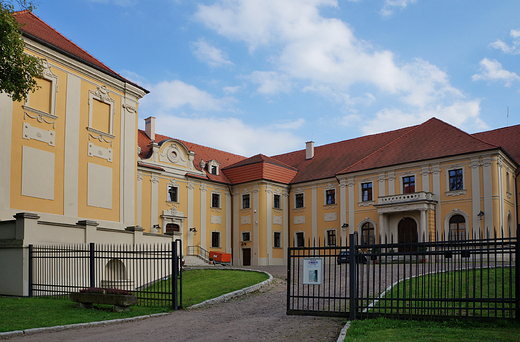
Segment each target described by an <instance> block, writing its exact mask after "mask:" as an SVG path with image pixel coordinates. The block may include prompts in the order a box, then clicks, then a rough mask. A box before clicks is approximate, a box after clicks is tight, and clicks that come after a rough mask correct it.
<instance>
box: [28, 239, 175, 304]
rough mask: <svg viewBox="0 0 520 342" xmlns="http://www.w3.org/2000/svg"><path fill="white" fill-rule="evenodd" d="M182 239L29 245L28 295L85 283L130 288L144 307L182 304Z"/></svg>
mask: <svg viewBox="0 0 520 342" xmlns="http://www.w3.org/2000/svg"><path fill="white" fill-rule="evenodd" d="M181 251H182V242H181V240H176V241H174V242H172V243H171V244H155V245H99V244H94V243H90V244H80V245H77V244H76V245H41V246H33V245H30V246H29V296H31V297H36V296H53V297H62V298H68V297H69V294H70V293H71V292H77V291H79V290H81V289H84V288H89V287H96V288H104V289H120V290H126V291H129V292H132V293H133V294H134V295H136V296H137V298H138V305H141V306H168V307H171V308H172V309H174V310H177V309H179V308H182V262H181V259H180V254H181Z"/></svg>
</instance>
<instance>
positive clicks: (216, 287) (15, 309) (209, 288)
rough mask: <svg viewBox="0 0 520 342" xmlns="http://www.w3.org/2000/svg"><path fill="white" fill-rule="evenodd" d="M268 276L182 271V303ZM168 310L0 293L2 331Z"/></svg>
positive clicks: (216, 271) (184, 304)
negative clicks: (120, 308) (82, 305)
mask: <svg viewBox="0 0 520 342" xmlns="http://www.w3.org/2000/svg"><path fill="white" fill-rule="evenodd" d="M267 278H268V276H267V275H266V274H264V273H257V272H248V271H238V270H194V271H187V272H185V273H183V283H184V284H183V285H184V286H183V297H184V301H183V306H184V307H188V306H190V305H193V304H197V303H201V302H203V301H205V300H207V299H212V298H215V297H218V296H220V295H222V294H225V293H229V292H232V291H236V290H239V289H242V288H245V287H248V286H252V285H254V284H257V283H259V282H262V281H264V280H266V279H267ZM153 286H154V287H157V286H162V287H166V286H170V287H171V282H169V281H162V282H160V283H156V284H154V285H153ZM150 290H151V291H153V290H154V289H153V288H152V289H150ZM169 310H170V309H169V308H168V307H144V306H132V307H131V309H130V311H126V312H112V311H111V306H108V305H94V309H78V308H76V303H74V302H71V301H70V300H64V299H49V298H27V297H24V298H14V297H0V332H6V331H14V330H25V329H31V328H41V327H52V326H57V325H67V324H75V323H87V322H96V321H105V320H111V319H120V318H128V317H137V316H143V315H149V314H153V313H161V312H168V311H169Z"/></svg>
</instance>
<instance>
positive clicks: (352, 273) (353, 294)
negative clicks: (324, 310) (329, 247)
mask: <svg viewBox="0 0 520 342" xmlns="http://www.w3.org/2000/svg"><path fill="white" fill-rule="evenodd" d="M349 254H350V255H349V266H348V268H349V278H350V319H351V320H355V319H356V313H357V279H356V276H357V274H356V235H355V234H350V235H349Z"/></svg>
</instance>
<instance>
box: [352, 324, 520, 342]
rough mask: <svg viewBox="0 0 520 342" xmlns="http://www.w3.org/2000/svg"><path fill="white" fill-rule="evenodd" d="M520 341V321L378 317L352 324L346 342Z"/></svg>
mask: <svg viewBox="0 0 520 342" xmlns="http://www.w3.org/2000/svg"><path fill="white" fill-rule="evenodd" d="M519 339H520V322H511V321H500V322H495V323H482V322H475V321H448V322H426V321H421V322H418V321H398V320H391V319H385V318H378V319H370V320H364V321H354V322H352V324H351V326H350V328H349V329H348V330H347V336H346V337H345V342H351V341H356V342H369V341H370V342H372V341H385V342H394V341H395V342H423V341H432V342H433V341H435V342H452V341H453V342H477V341H478V342H487V341H496V342H506V341H518V340H519Z"/></svg>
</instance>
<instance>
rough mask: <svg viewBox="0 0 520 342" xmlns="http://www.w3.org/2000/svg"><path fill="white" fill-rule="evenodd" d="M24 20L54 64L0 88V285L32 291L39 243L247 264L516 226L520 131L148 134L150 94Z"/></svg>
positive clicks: (34, 51) (35, 51)
mask: <svg viewBox="0 0 520 342" xmlns="http://www.w3.org/2000/svg"><path fill="white" fill-rule="evenodd" d="M17 19H18V20H19V21H20V22H23V23H25V24H26V25H25V26H24V27H23V33H24V39H25V42H26V52H27V53H28V54H31V55H34V56H37V57H38V58H40V59H41V60H42V63H43V66H44V73H43V77H42V78H41V79H39V80H38V83H39V85H40V89H39V90H37V91H36V92H34V93H31V94H29V96H28V99H27V100H26V101H25V102H24V103H14V102H12V100H11V99H10V98H9V97H8V96H6V95H5V94H0V142H1V143H2V146H4V148H3V149H2V150H0V176H1V177H0V192H1V194H2V196H0V257H1V258H9V260H13V262H12V263H10V264H9V265H6V264H5V265H2V266H0V273H1V274H2V277H0V293H2V294H15V295H20V294H26V292H27V291H26V289H27V265H26V261H25V260H26V253H27V252H26V250H25V247H26V246H28V245H29V244H48V243H62V242H63V243H88V242H96V243H130V244H137V243H161V242H167V243H169V242H171V241H172V240H174V239H180V240H182V243H183V251H182V253H183V254H184V255H198V256H200V257H201V258H202V259H205V260H207V259H208V255H207V254H206V252H210V251H213V252H220V253H228V254H231V256H232V259H231V264H233V265H235V266H248V265H285V264H286V263H287V259H286V258H287V248H288V247H289V246H303V245H309V244H316V245H318V244H319V245H321V246H340V245H343V246H344V245H345V244H346V242H347V240H348V238H347V237H348V235H349V234H352V233H354V232H358V236H359V243H361V244H363V243H365V244H369V243H377V242H384V239H385V238H387V239H388V241H390V240H391V239H393V240H394V242H408V241H434V240H438V239H443V240H449V239H462V238H469V237H473V236H478V234H481V235H480V236H486V234H488V232H491V233H492V234H493V232H494V231H496V232H497V234H498V235H506V236H508V235H509V234H516V227H517V225H518V212H519V207H518V196H519V191H520V189H519V188H520V187H519V181H518V174H519V164H518V162H519V161H520V126H512V127H505V128H502V129H498V130H492V131H486V132H481V133H476V134H468V133H466V132H463V131H461V130H459V129H457V128H455V127H453V126H451V125H449V124H447V123H445V122H443V121H441V120H438V119H435V118H433V119H430V120H428V121H426V122H424V123H422V124H420V125H416V126H410V127H406V128H402V129H399V130H395V131H390V132H384V133H380V134H375V135H370V136H364V137H359V138H356V139H350V140H345V141H340V142H336V143H332V144H327V145H322V146H317V147H315V146H314V143H313V142H307V143H306V145H305V148H303V149H302V150H298V151H294V152H290V153H286V154H281V155H277V156H271V157H267V156H264V155H261V154H260V155H256V156H252V157H249V158H247V157H244V156H239V155H235V154H232V153H228V152H225V151H220V150H217V149H214V148H211V147H208V146H202V145H198V144H196V143H191V142H186V141H182V140H179V139H177V138H175V137H171V136H167V135H161V134H158V133H156V132H155V118H154V117H149V118H147V119H146V120H145V129H144V130H139V129H138V128H137V127H138V101H139V99H141V98H142V97H143V96H145V95H146V93H147V91H146V90H145V89H143V88H141V87H140V86H138V85H136V84H134V83H132V82H130V81H128V80H126V79H124V78H123V77H121V76H120V75H118V74H117V73H115V72H114V71H112V70H111V69H110V68H108V67H107V66H105V65H104V64H102V63H101V62H99V61H98V60H96V59H95V58H94V57H92V56H90V55H89V54H88V53H86V52H85V51H84V50H82V49H80V48H79V47H78V46H76V45H74V44H73V43H72V42H70V41H69V40H67V39H66V38H65V37H63V36H62V35H61V34H59V33H58V32H56V31H55V30H54V29H52V28H51V27H50V26H48V25H46V24H45V23H44V22H42V21H41V20H40V19H39V18H37V17H35V16H34V15H33V14H31V13H29V12H20V13H18V14H17ZM302 147H303V146H302ZM8 278H9V281H7V280H5V279H8Z"/></svg>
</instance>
